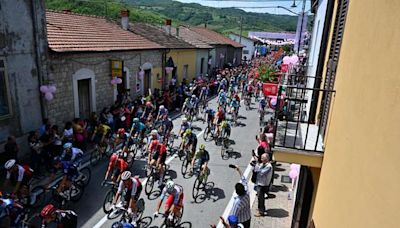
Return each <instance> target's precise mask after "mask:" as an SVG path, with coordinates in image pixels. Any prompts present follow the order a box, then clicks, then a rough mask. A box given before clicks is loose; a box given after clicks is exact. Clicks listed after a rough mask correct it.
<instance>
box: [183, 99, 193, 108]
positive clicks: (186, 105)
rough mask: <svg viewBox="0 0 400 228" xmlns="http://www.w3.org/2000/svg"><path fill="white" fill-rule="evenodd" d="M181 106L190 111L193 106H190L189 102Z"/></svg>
mask: <svg viewBox="0 0 400 228" xmlns="http://www.w3.org/2000/svg"><path fill="white" fill-rule="evenodd" d="M183 106H184V107H185V108H187V109H191V108H193V105H192V103H191V102H190V101H187V102H186V101H185V103H184V104H183Z"/></svg>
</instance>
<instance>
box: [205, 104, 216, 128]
mask: <svg viewBox="0 0 400 228" xmlns="http://www.w3.org/2000/svg"><path fill="white" fill-rule="evenodd" d="M205 113H206V115H207V116H206V120H207V125H208V127H211V124H212V123H213V120H214V116H215V111H214V109H212V108H210V107H209V108H207V110H206V111H205Z"/></svg>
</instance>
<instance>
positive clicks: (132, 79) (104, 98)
mask: <svg viewBox="0 0 400 228" xmlns="http://www.w3.org/2000/svg"><path fill="white" fill-rule="evenodd" d="M111 59H121V60H123V61H124V67H126V68H127V69H128V70H129V87H130V94H131V96H132V98H134V97H135V96H136V95H137V94H136V79H137V77H136V75H137V73H138V71H139V67H140V66H141V65H142V64H144V63H146V62H148V63H151V64H152V65H153V68H159V67H161V61H162V57H161V51H160V50H144V51H125V52H102V53H54V52H52V53H50V67H49V77H50V78H51V79H52V80H53V81H54V82H55V84H56V86H57V91H56V93H55V96H54V99H53V100H52V101H51V102H49V103H48V105H47V109H48V113H49V117H50V118H51V119H52V120H53V121H54V122H55V123H57V124H58V125H61V126H63V125H64V123H65V122H66V121H71V120H72V119H73V118H75V107H74V92H73V75H74V74H75V73H76V72H78V71H79V70H81V69H87V70H89V71H92V72H93V73H94V75H95V87H96V91H95V92H96V94H95V102H96V110H92V111H96V112H97V113H99V112H100V111H101V110H102V109H103V108H104V107H109V106H111V105H112V104H113V103H114V87H113V86H112V85H111V84H110V81H111V79H112V78H111V69H110V60H111Z"/></svg>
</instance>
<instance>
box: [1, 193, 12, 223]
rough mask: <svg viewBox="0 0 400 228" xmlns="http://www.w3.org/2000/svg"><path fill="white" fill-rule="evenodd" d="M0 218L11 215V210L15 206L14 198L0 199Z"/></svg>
mask: <svg viewBox="0 0 400 228" xmlns="http://www.w3.org/2000/svg"><path fill="white" fill-rule="evenodd" d="M0 201H1V204H0V219H1V218H4V217H6V216H7V215H9V213H10V211H11V210H12V209H13V207H14V200H12V199H3V198H2V199H0Z"/></svg>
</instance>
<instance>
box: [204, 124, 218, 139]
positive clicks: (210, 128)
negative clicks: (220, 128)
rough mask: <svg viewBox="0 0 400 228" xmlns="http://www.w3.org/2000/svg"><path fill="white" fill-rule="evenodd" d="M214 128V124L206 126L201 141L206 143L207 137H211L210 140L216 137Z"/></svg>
mask: <svg viewBox="0 0 400 228" xmlns="http://www.w3.org/2000/svg"><path fill="white" fill-rule="evenodd" d="M215 131H216V126H215V124H214V123H210V124H208V125H207V127H206V129H204V133H203V139H204V141H207V139H208V136H211V138H212V139H214V138H215V136H216V132H215Z"/></svg>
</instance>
